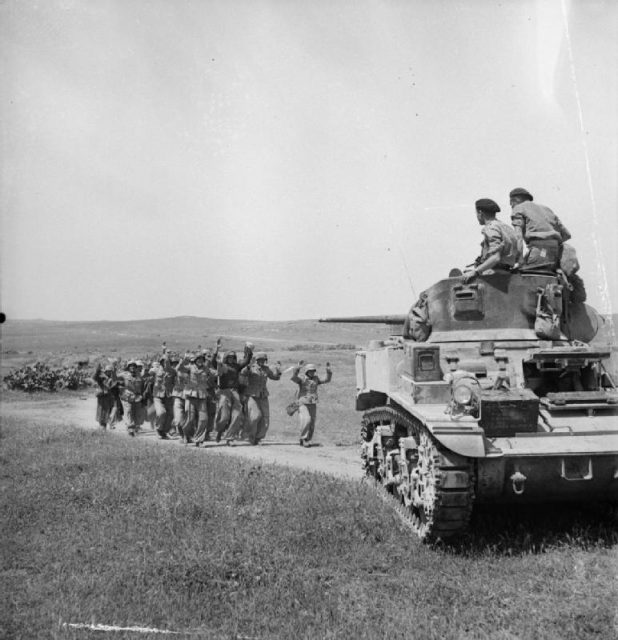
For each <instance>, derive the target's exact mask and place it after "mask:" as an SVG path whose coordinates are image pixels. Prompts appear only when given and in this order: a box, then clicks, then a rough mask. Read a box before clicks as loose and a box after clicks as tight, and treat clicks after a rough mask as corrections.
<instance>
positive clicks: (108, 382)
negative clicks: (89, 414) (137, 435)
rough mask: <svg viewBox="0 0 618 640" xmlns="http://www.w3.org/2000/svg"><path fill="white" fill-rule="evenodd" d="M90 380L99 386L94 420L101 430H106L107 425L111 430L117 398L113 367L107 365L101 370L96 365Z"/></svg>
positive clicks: (116, 380) (99, 366)
mask: <svg viewBox="0 0 618 640" xmlns="http://www.w3.org/2000/svg"><path fill="white" fill-rule="evenodd" d="M92 379H93V380H94V381H95V382H96V383H97V385H98V386H99V390H98V391H97V413H96V420H97V422H98V423H99V426H101V427H103V429H106V428H107V426H108V425H109V426H110V428H112V429H113V428H114V426H113V420H114V414H115V412H114V409H115V407H116V398H117V396H118V379H117V378H116V372H115V371H114V367H113V365H111V364H107V365H105V367H103V368H101V364H100V363H99V364H97V368H96V369H95V372H94V375H93V376H92Z"/></svg>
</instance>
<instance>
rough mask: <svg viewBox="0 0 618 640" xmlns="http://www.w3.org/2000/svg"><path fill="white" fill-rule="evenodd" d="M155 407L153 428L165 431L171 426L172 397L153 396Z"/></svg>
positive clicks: (161, 431) (160, 431)
mask: <svg viewBox="0 0 618 640" xmlns="http://www.w3.org/2000/svg"><path fill="white" fill-rule="evenodd" d="M153 401H154V409H155V415H156V417H155V429H156V430H157V431H158V432H159V433H167V432H168V431H169V430H170V428H171V426H172V418H173V412H174V398H171V397H167V398H153Z"/></svg>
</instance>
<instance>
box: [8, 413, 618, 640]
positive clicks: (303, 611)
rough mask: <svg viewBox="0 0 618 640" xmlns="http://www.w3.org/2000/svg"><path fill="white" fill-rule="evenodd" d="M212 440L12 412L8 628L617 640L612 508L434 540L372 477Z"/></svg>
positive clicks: (480, 523)
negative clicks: (405, 522) (146, 437)
mask: <svg viewBox="0 0 618 640" xmlns="http://www.w3.org/2000/svg"><path fill="white" fill-rule="evenodd" d="M196 453H199V452H197V450H194V449H192V448H181V447H178V448H170V449H164V448H159V447H152V446H147V445H145V444H144V443H143V442H140V441H139V440H138V441H128V440H127V439H126V438H119V437H116V436H114V435H113V434H111V433H104V432H100V431H95V430H93V431H87V430H83V429H77V428H72V427H69V426H60V425H55V426H50V425H48V424H45V423H44V422H40V423H33V422H32V421H28V422H23V421H19V420H15V419H5V420H4V424H3V431H2V468H3V471H2V541H3V544H2V550H3V558H2V590H3V593H2V607H1V610H2V621H1V622H0V637H3V638H24V639H25V638H84V637H90V636H92V637H103V636H104V635H107V634H103V633H102V632H88V631H86V630H84V629H79V630H78V629H72V628H70V627H65V626H63V623H104V624H113V625H118V626H120V627H125V626H127V627H128V626H145V627H154V628H159V629H167V630H173V631H181V632H186V633H183V634H182V635H183V636H184V637H203V638H291V637H295V638H385V637H393V638H403V637H406V638H440V639H442V638H453V639H455V638H457V639H459V638H504V639H507V638H508V639H513V638H531V639H532V638H535V639H537V638H556V639H561V640H564V639H571V638H572V639H573V640H576V639H577V640H579V639H581V638H612V637H615V633H616V626H615V625H616V620H615V611H616V603H617V602H618V590H617V585H616V575H617V569H618V567H617V561H616V554H615V547H616V544H617V543H618V534H617V533H616V529H615V521H614V520H613V519H612V517H611V514H610V513H609V512H607V511H604V510H594V509H589V510H585V511H581V510H578V509H562V510H560V511H549V512H548V511H547V510H545V511H544V512H543V513H541V512H535V511H532V510H522V511H520V512H517V513H516V512H512V513H507V512H501V513H497V514H496V513H479V514H477V516H476V520H475V522H474V523H473V528H472V533H471V535H470V537H469V538H468V539H467V540H466V541H464V542H462V543H459V544H458V545H455V546H442V547H437V548H430V547H426V546H422V545H420V544H419V543H418V542H417V541H416V540H415V539H413V538H412V537H411V536H410V534H409V533H408V532H407V530H406V529H405V528H403V526H402V525H401V523H400V521H399V520H398V519H397V518H396V516H395V515H394V512H393V510H392V509H391V508H390V507H389V506H388V505H387V504H385V503H384V502H383V501H382V500H380V499H379V498H378V497H377V496H376V494H375V492H374V491H373V489H372V488H371V487H370V486H368V485H366V484H363V483H360V484H359V483H354V482H348V481H343V480H335V479H333V478H331V477H329V476H326V475H320V474H314V473H309V472H293V471H289V470H285V469H283V468H280V467H276V466H264V465H259V464H253V465H247V464H243V462H241V461H239V460H236V459H231V458H230V459H227V458H225V457H221V456H213V457H204V456H200V455H195V454H196ZM188 632H191V633H188ZM113 637H114V638H137V637H140V638H143V637H161V636H156V635H155V634H143V633H140V634H137V633H134V632H115V633H113Z"/></svg>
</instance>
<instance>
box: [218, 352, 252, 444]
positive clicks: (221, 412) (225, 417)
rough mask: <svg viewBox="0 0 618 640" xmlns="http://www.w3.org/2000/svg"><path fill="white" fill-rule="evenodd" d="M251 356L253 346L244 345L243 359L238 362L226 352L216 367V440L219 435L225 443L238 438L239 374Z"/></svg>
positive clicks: (232, 354) (239, 421)
mask: <svg viewBox="0 0 618 640" xmlns="http://www.w3.org/2000/svg"><path fill="white" fill-rule="evenodd" d="M252 356H253V345H252V344H251V343H250V342H247V343H246V344H245V351H244V355H243V359H242V360H241V361H240V362H238V358H237V356H236V353H235V352H234V351H226V352H225V354H224V355H223V362H219V363H218V365H217V373H218V375H219V398H218V400H217V415H216V417H215V425H216V426H215V428H216V430H217V438H218V439H221V435H220V434H223V433H224V432H225V435H224V436H223V437H224V438H225V440H226V441H231V440H233V439H235V438H237V437H238V434H239V432H240V430H241V428H242V404H241V402H240V393H239V387H240V381H239V374H240V371H241V370H242V369H244V368H245V367H246V366H247V365H248V364H249V363H250V362H251V358H252Z"/></svg>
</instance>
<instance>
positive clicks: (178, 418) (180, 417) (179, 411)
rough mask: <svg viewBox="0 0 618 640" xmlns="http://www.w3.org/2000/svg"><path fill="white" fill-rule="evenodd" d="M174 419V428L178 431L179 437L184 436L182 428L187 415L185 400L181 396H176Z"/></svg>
mask: <svg viewBox="0 0 618 640" xmlns="http://www.w3.org/2000/svg"><path fill="white" fill-rule="evenodd" d="M173 414H174V418H173V420H172V427H173V428H174V429H176V431H177V432H178V434H179V435H182V427H183V425H184V423H185V420H186V419H187V416H186V414H185V399H184V398H181V397H180V396H174V405H173Z"/></svg>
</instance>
